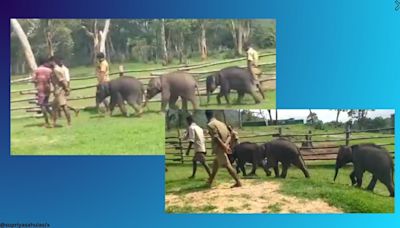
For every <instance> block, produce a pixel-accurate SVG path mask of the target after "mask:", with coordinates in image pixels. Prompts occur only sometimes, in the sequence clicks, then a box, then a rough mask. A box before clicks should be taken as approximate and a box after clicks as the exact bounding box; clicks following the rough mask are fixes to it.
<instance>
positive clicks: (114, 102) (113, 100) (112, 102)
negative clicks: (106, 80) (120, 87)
mask: <svg viewBox="0 0 400 228" xmlns="http://www.w3.org/2000/svg"><path fill="white" fill-rule="evenodd" d="M117 102H118V97H117V96H111V99H110V104H109V105H108V107H109V110H110V116H111V115H112V113H113V111H114V108H115V105H117Z"/></svg>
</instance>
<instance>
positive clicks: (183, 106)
mask: <svg viewBox="0 0 400 228" xmlns="http://www.w3.org/2000/svg"><path fill="white" fill-rule="evenodd" d="M182 110H184V111H187V110H188V100H187V99H186V98H182Z"/></svg>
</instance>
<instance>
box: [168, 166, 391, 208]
mask: <svg viewBox="0 0 400 228" xmlns="http://www.w3.org/2000/svg"><path fill="white" fill-rule="evenodd" d="M307 166H308V169H309V172H310V175H311V178H310V179H306V178H304V175H303V173H302V172H301V171H300V170H299V169H297V168H295V167H291V168H290V169H289V171H288V176H287V178H286V179H280V178H275V177H267V176H265V174H264V172H263V171H262V170H261V169H258V170H257V174H258V178H257V179H256V181H259V182H272V183H279V184H280V186H281V188H280V189H279V192H280V193H282V194H283V195H288V196H294V197H297V198H300V199H310V200H314V199H322V200H323V201H325V202H327V203H328V204H329V205H332V206H335V207H337V208H340V209H341V210H342V211H343V212H347V213H393V212H394V198H392V197H388V195H389V193H388V191H387V189H386V187H385V186H384V185H383V184H382V183H380V182H378V183H377V185H376V187H375V190H374V192H369V191H366V190H364V189H358V188H356V187H353V186H350V179H349V177H348V176H349V174H350V172H351V170H352V168H351V166H348V167H345V168H343V169H341V170H340V172H339V175H338V178H337V179H336V182H333V175H334V162H333V161H332V162H307ZM167 167H168V172H166V174H165V189H166V194H174V195H178V196H182V195H185V194H188V193H193V192H200V191H204V190H206V189H208V188H207V186H206V185H205V182H206V180H207V174H206V172H205V171H204V169H203V168H202V167H198V172H197V174H196V178H195V179H188V177H189V176H190V175H191V170H192V168H191V166H190V165H189V164H186V165H176V164H167ZM247 169H248V170H249V169H250V167H248V168H247ZM370 179H371V175H370V174H369V173H366V174H365V175H364V183H363V188H365V187H366V186H367V185H368V183H369V181H370ZM216 182H217V183H216V185H217V184H220V183H225V182H229V183H233V181H232V179H231V178H230V176H229V175H228V173H227V172H226V170H224V169H221V170H220V171H219V172H218V174H217V177H216ZM248 194H251V192H249V193H248ZM215 207H216V205H213V204H210V205H209V206H208V207H206V208H205V207H193V206H189V205H188V206H182V207H176V206H171V207H168V205H166V211H167V212H170V213H191V212H213V209H215ZM272 207H274V208H270V210H269V211H270V212H273V213H279V212H280V209H279V203H277V204H275V206H274V205H273V206H272ZM242 209H243V208H240V207H238V208H230V210H231V211H232V212H238V211H239V212H240V211H241V210H242ZM226 212H229V210H226ZM315 212H316V213H318V211H315Z"/></svg>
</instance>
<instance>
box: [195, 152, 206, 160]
mask: <svg viewBox="0 0 400 228" xmlns="http://www.w3.org/2000/svg"><path fill="white" fill-rule="evenodd" d="M193 161H194V162H205V161H206V153H205V152H196V153H195V154H194V156H193Z"/></svg>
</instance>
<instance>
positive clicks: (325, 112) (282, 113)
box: [254, 109, 394, 122]
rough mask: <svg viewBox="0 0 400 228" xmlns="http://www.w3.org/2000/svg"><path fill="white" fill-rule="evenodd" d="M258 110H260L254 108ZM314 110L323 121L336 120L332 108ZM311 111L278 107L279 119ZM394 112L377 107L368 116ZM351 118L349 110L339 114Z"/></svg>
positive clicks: (303, 115)
mask: <svg viewBox="0 0 400 228" xmlns="http://www.w3.org/2000/svg"><path fill="white" fill-rule="evenodd" d="M254 111H256V112H258V111H259V110H254ZM311 111H312V112H315V113H316V114H317V116H318V119H319V120H322V121H323V122H330V121H335V120H336V110H330V109H312V110H311ZM271 112H272V118H274V119H275V110H271ZM309 113H310V111H309V110H308V109H278V119H279V120H282V119H289V118H295V119H304V120H306V119H307V116H308V114H309ZM393 113H394V109H376V110H375V111H368V114H367V117H368V118H375V117H378V116H380V117H382V118H388V117H390V115H391V114H393ZM265 114H266V115H267V117H268V112H267V110H265ZM348 120H349V117H348V116H347V112H341V113H340V116H339V121H340V122H346V121H348Z"/></svg>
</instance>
